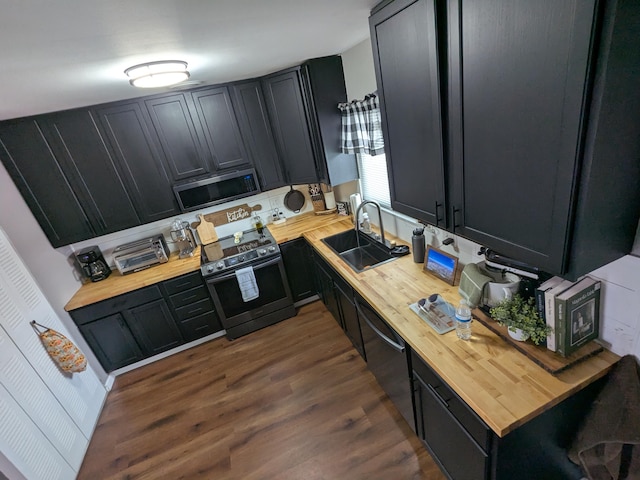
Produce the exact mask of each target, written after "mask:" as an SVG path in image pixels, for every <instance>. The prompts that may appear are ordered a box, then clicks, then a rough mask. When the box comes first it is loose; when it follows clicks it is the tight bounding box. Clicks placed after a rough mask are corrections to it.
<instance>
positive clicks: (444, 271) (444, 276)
mask: <svg viewBox="0 0 640 480" xmlns="http://www.w3.org/2000/svg"><path fill="white" fill-rule="evenodd" d="M457 269H458V257H454V256H453V255H450V254H448V253H445V252H443V251H442V250H438V249H437V248H435V247H431V246H429V247H427V255H426V256H425V260H424V270H425V271H426V272H428V273H430V274H431V275H433V276H435V277H438V278H439V279H440V280H444V281H445V282H447V283H448V284H450V285H453V284H454V282H455V280H456V271H457Z"/></svg>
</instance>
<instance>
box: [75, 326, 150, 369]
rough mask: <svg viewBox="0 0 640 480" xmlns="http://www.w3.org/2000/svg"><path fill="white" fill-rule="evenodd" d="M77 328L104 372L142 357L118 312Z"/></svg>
mask: <svg viewBox="0 0 640 480" xmlns="http://www.w3.org/2000/svg"><path fill="white" fill-rule="evenodd" d="M78 328H79V329H80V332H82V335H83V336H84V338H85V340H86V341H87V343H88V344H89V346H90V347H91V350H92V351H93V353H94V354H95V355H96V357H97V358H98V360H99V361H100V363H101V364H102V366H103V368H104V370H105V371H106V372H111V371H113V370H115V369H117V368H120V367H124V366H125V365H129V364H131V363H134V362H137V361H138V360H142V359H143V358H144V355H143V354H142V350H140V347H139V346H138V344H137V343H136V341H135V339H134V338H133V335H132V334H131V330H129V327H128V326H127V324H126V323H125V321H124V318H123V316H122V315H121V314H120V313H117V314H115V315H110V316H108V317H105V318H101V319H99V320H96V321H94V322H90V323H86V324H84V325H80V326H79V327H78Z"/></svg>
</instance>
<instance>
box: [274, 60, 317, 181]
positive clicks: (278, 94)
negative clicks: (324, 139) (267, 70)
mask: <svg viewBox="0 0 640 480" xmlns="http://www.w3.org/2000/svg"><path fill="white" fill-rule="evenodd" d="M262 87H263V90H264V95H265V100H266V102H267V108H268V111H269V118H270V119H271V126H272V128H273V134H274V136H275V139H276V146H277V147H278V150H279V152H280V158H281V159H282V162H283V166H284V170H285V174H286V178H287V182H288V183H291V184H299V183H314V182H316V181H317V179H318V173H317V167H316V161H315V158H314V153H313V148H312V144H311V132H310V129H309V120H308V117H307V111H306V110H305V104H304V97H303V93H302V87H301V85H300V72H299V69H294V70H289V71H286V72H283V73H279V74H275V75H270V76H268V77H265V78H263V79H262Z"/></svg>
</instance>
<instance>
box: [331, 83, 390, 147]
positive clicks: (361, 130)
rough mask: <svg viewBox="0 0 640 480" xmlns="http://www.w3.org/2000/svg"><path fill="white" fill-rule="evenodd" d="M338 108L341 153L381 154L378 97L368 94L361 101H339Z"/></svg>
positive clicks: (381, 139) (381, 143)
mask: <svg viewBox="0 0 640 480" xmlns="http://www.w3.org/2000/svg"><path fill="white" fill-rule="evenodd" d="M338 108H339V109H340V111H341V112H342V141H341V145H340V148H341V150H342V153H360V154H366V155H371V156H373V155H380V154H383V153H384V140H383V138H382V126H381V123H380V106H379V103H378V98H377V97H376V96H375V95H373V94H370V95H367V96H366V97H365V98H364V100H362V101H358V100H354V101H353V102H350V103H340V104H338Z"/></svg>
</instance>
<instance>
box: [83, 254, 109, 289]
mask: <svg viewBox="0 0 640 480" xmlns="http://www.w3.org/2000/svg"><path fill="white" fill-rule="evenodd" d="M76 258H77V259H78V262H80V266H81V267H82V272H83V273H84V275H85V277H86V278H88V279H89V280H91V281H92V282H99V281H100V280H104V279H105V278H107V277H108V276H109V275H110V274H111V269H110V268H109V266H108V265H107V262H106V261H105V260H104V257H103V256H102V252H100V249H99V248H98V247H97V246H93V247H87V248H84V249H82V250H80V252H78V253H77V254H76Z"/></svg>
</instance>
